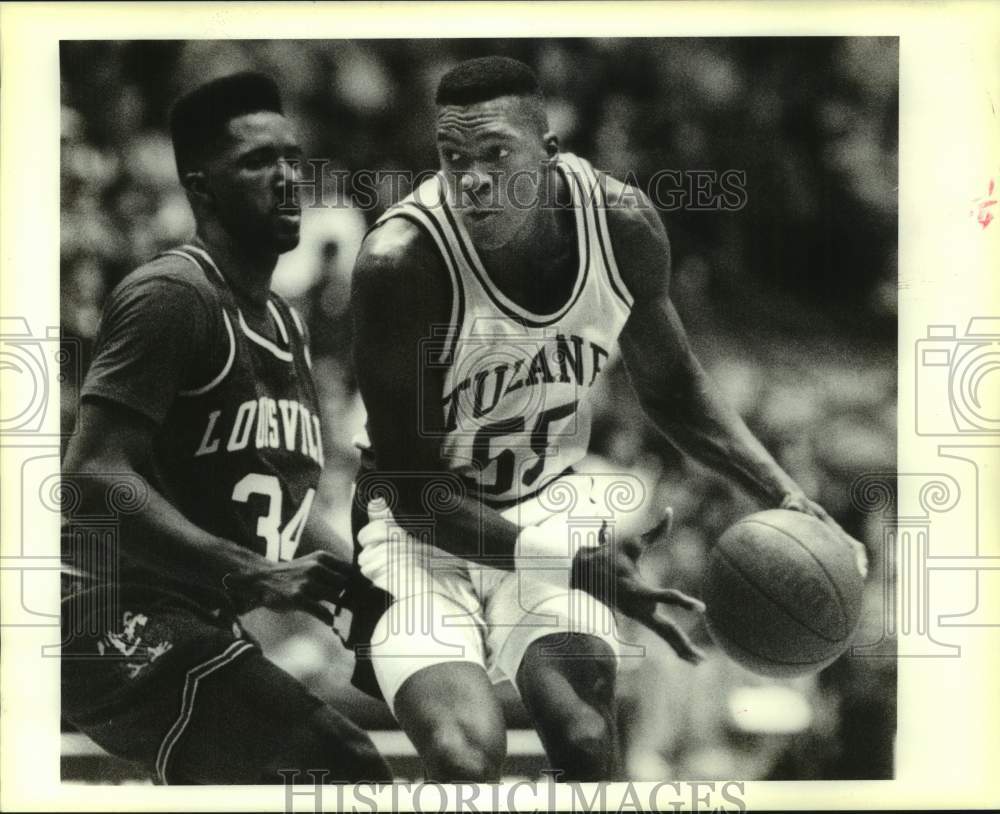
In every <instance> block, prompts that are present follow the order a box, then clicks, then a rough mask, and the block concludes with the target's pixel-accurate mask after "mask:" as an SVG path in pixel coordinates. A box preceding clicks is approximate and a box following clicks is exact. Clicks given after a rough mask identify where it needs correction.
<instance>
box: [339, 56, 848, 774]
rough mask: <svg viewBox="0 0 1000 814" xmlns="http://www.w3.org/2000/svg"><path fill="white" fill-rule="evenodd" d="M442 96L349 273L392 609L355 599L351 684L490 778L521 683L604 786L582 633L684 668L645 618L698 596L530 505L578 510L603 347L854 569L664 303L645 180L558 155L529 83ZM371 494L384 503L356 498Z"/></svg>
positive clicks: (558, 765) (599, 713)
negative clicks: (419, 152)
mask: <svg viewBox="0 0 1000 814" xmlns="http://www.w3.org/2000/svg"><path fill="white" fill-rule="evenodd" d="M437 102H438V120H437V142H438V151H439V156H440V160H441V169H442V172H441V173H439V174H438V176H436V177H435V178H434V179H432V180H431V181H428V182H427V183H426V184H425V185H423V186H422V187H421V188H420V189H418V190H417V191H415V192H414V193H413V195H412V196H411V197H410V198H408V199H407V200H405V201H403V202H401V203H400V204H399V205H397V206H395V207H392V208H390V209H389V210H388V211H387V212H386V213H385V215H384V216H383V217H382V218H381V219H380V221H379V223H378V224H377V225H376V226H375V228H373V230H371V231H370V233H369V234H368V236H367V237H366V239H365V241H364V244H363V246H362V250H361V252H360V255H359V258H358V261H357V265H356V268H355V272H354V280H353V313H354V318H355V336H356V346H355V356H356V363H357V364H356V367H357V375H358V380H359V384H360V387H361V393H362V395H363V397H364V401H365V404H366V407H367V410H368V431H369V435H370V442H371V449H370V451H369V453H368V455H367V459H366V469H365V470H363V471H362V473H361V476H360V477H359V480H358V495H357V497H356V500H355V508H356V510H357V509H361V511H356V517H355V527H356V529H358V528H360V527H361V526H362V525H364V522H365V518H364V512H363V509H364V507H365V506H366V504H367V505H368V509H369V513H370V515H371V516H370V522H368V524H367V525H364V528H363V529H361V530H360V533H358V534H357V538H358V539H357V543H358V550H359V552H360V556H359V558H358V559H359V566H360V570H361V571H362V572H363V573H364V574H365V575H366V576H369V577H370V578H371V580H372V582H374V584H375V585H377V586H379V587H380V588H384V589H385V590H386V591H387V592H388V593H390V594H391V595H392V596H393V598H394V600H395V601H394V602H392V603H391V604H386V605H382V606H377V607H375V608H373V609H371V610H370V611H368V612H367V613H366V612H363V611H362V610H361V609H358V608H356V609H355V616H354V621H355V626H354V630H353V631H352V640H353V641H354V642H355V643H357V644H362V645H366V646H365V647H360V648H358V654H359V661H358V672H357V674H356V683H358V684H359V686H366V687H367V688H368V689H369V690H371V691H375V690H376V689H377V690H378V691H381V694H382V695H383V696H384V697H385V698H386V700H387V701H388V702H389V703H390V705H391V706H392V709H393V712H394V713H395V715H396V717H397V719H398V720H399V722H400V724H401V725H402V727H403V729H404V730H405V731H406V732H407V734H408V735H409V736H410V738H411V739H412V740H413V742H414V743H415V745H416V747H417V749H418V751H419V752H420V754H421V756H422V757H423V759H424V761H425V764H426V766H427V771H428V774H429V775H430V776H431V777H433V778H434V779H436V780H440V781H455V780H478V781H486V780H496V779H498V778H499V777H500V776H501V773H502V766H503V760H504V757H505V750H506V737H505V727H504V720H503V716H502V714H501V708H500V705H499V702H498V700H497V698H496V696H495V694H494V693H493V691H492V687H491V681H493V680H495V679H496V678H497V677H501V678H507V679H509V680H510V681H511V682H512V683H513V684H514V686H515V688H516V689H517V690H518V692H519V693H520V695H521V697H522V699H523V701H524V703H525V706H526V707H527V709H528V711H529V713H530V714H531V715H532V717H533V719H534V721H535V724H536V727H537V729H538V732H539V735H540V737H541V740H542V742H543V744H544V746H545V749H546V751H547V753H548V756H549V758H550V761H551V763H552V765H553V768H555V769H558V770H562V771H563V772H564V774H563V777H564V778H566V779H570V778H575V779H584V780H603V779H610V778H620V777H621V771H622V768H621V763H620V757H619V752H618V746H617V734H616V730H615V724H614V707H613V700H614V691H615V674H616V665H617V662H616V658H615V655H616V641H615V639H614V637H613V636H608V635H607V632H606V629H604V628H601V627H600V626H596V625H594V624H593V623H592V622H588V621H586V620H590V619H598V620H599V619H601V618H602V611H603V612H604V616H605V617H606V616H607V615H608V614H607V607H613V608H614V609H615V610H617V611H620V612H622V613H625V614H626V615H628V616H631V617H633V618H635V619H637V620H638V621H640V622H642V623H644V624H646V625H647V626H649V627H650V628H651V629H652V630H653V631H654V632H656V633H657V634H659V635H660V636H661V637H662V638H663V639H664V640H666V641H667V642H668V643H669V644H670V645H671V646H672V647H673V649H674V650H675V651H676V652H677V653H678V655H679V656H680V657H681V658H684V659H686V660H688V661H692V662H695V663H696V662H697V661H698V660H699V658H700V654H699V653H698V652H697V651H696V649H695V648H694V647H693V646H692V645H691V643H690V642H689V641H688V639H687V638H686V637H685V636H684V635H683V633H682V632H681V630H680V629H679V628H677V627H676V626H675V625H674V623H672V622H671V621H670V620H669V619H668V618H667V617H666V616H665V615H663V613H662V611H661V610H659V608H658V606H659V604H660V603H664V602H666V603H670V604H674V605H676V606H679V607H681V608H685V609H689V610H698V609H699V604H700V603H698V602H697V601H696V600H693V599H691V598H689V597H685V596H684V595H683V594H680V593H679V592H676V591H671V590H670V589H663V588H653V587H650V586H648V585H646V584H645V583H644V582H643V581H642V579H641V578H640V576H639V574H638V570H637V565H636V559H637V557H638V556H640V555H641V553H642V551H643V549H644V544H643V543H642V542H637V541H634V542H632V543H630V544H625V543H624V541H621V540H618V541H615V544H613V545H612V544H606V543H605V544H603V545H600V544H598V545H586V544H581V539H582V538H580V537H576V538H574V537H573V535H569V537H568V538H567V534H566V525H565V523H564V522H563V521H561V520H560V519H559V517H558V509H557V508H551V507H552V506H553V504H554V503H556V502H558V501H555V500H548V501H546V500H545V491H546V489H547V488H548V487H547V484H548V485H551V484H567V485H568V486H569V487H570V491H572V492H573V493H574V494H575V495H576V496H577V498H576V499H577V501H578V502H580V499H581V498H586V497H588V495H587V494H585V490H586V489H587V488H588V487H587V485H586V479H584V483H583V485H582V486H581V485H580V480H579V478H577V476H576V475H575V474H574V470H573V467H574V465H575V464H577V463H578V462H579V461H580V459H581V458H582V456H583V455H584V454H585V452H586V443H587V440H588V438H589V426H590V425H589V417H588V416H589V414H588V413H587V400H588V391H589V388H590V386H591V385H592V384H593V382H594V381H595V379H596V377H597V376H598V375H600V371H601V367H602V364H603V363H604V361H605V360H606V359H607V358H608V355H609V353H611V349H612V348H613V347H614V345H615V344H617V345H618V347H619V348H620V351H621V355H622V358H623V359H624V362H625V363H626V365H627V367H628V370H629V373H630V375H631V379H632V383H633V386H634V388H635V390H636V392H637V394H638V396H639V399H640V401H641V403H642V406H643V408H644V410H645V412H646V414H647V415H648V417H649V418H650V420H651V421H653V423H654V424H655V425H656V427H657V428H658V429H659V430H660V431H661V432H662V433H663V434H664V435H665V436H666V437H667V438H668V439H670V440H671V441H672V442H673V443H674V444H675V445H676V446H677V447H678V448H680V449H681V450H682V451H684V452H685V453H687V454H688V455H691V456H692V457H693V458H695V459H696V460H698V461H700V462H702V463H704V464H707V465H709V466H711V467H713V468H714V469H716V470H717V471H719V472H721V473H723V474H725V475H727V476H729V477H730V478H732V479H733V480H735V481H736V482H737V483H739V484H740V485H742V486H743V487H745V488H746V489H747V490H748V491H749V492H750V493H752V494H753V495H754V496H756V497H757V498H758V499H759V500H760V502H761V503H762V504H763V505H764V506H767V507H779V506H780V507H783V508H786V509H794V510H799V511H803V512H807V513H809V514H813V515H815V516H817V517H819V518H821V519H822V520H824V522H828V523H830V524H831V525H833V526H835V527H836V528H837V532H838V534H841V535H843V538H844V543H845V545H851V546H853V547H854V548H855V551H856V552H857V554H858V558H859V569H861V570H864V568H865V563H864V558H863V553H862V551H863V548H862V549H861V550H858V546H860V544H858V543H856V542H854V541H851V540H850V539H849V538H848V537H847V536H846V535H845V534H844V533H843V532H842V531H841V530H840V529H839V526H836V524H835V523H834V521H832V520H831V519H830V518H829V517H828V516H827V514H826V512H824V511H823V509H822V508H821V507H819V506H818V505H817V504H815V503H813V502H812V501H811V500H809V499H808V498H807V497H806V495H805V494H804V493H803V491H802V489H801V488H799V487H798V486H797V485H796V483H795V482H794V481H793V480H792V479H791V477H789V475H788V474H787V473H785V472H784V471H783V470H782V469H781V468H780V467H779V466H778V464H777V463H776V462H775V461H774V459H773V458H772V457H771V456H770V455H769V454H768V453H767V451H766V450H765V449H764V448H763V447H762V446H761V444H760V443H759V442H758V441H757V440H756V439H755V438H754V437H753V435H752V434H751V433H750V432H749V430H748V429H747V428H746V426H745V425H744V424H743V422H742V421H741V420H740V418H739V417H738V416H737V415H735V413H733V412H732V411H731V410H730V409H729V408H727V407H726V406H725V405H724V404H722V403H721V402H720V400H719V398H718V396H717V395H716V394H715V390H714V387H713V385H712V384H711V382H710V381H709V379H708V378H707V376H706V375H705V373H704V372H703V370H702V368H701V366H700V365H699V364H698V362H697V360H696V359H695V358H694V356H693V355H692V352H691V348H690V345H689V343H688V340H687V338H686V336H685V333H684V330H683V328H682V326H681V323H680V320H679V319H678V316H677V313H676V311H675V310H674V307H673V305H672V304H671V302H670V299H669V296H668V288H669V276H670V247H669V244H668V241H667V236H666V233H665V231H664V227H663V225H662V224H661V222H660V220H659V217H658V215H657V213H656V212H655V210H654V209H653V207H652V205H651V204H650V202H649V201H648V199H647V198H645V196H644V195H642V194H641V192H640V191H639V190H636V189H631V188H626V187H625V186H624V185H623V184H621V183H619V182H617V181H615V180H613V179H610V178H603V177H602V178H599V177H598V176H597V174H596V173H595V172H594V171H593V168H592V167H590V165H589V164H588V163H587V162H585V161H583V160H582V159H580V158H578V157H576V156H571V155H568V154H560V152H559V149H558V141H557V139H556V136H555V135H554V134H552V133H551V132H549V131H548V126H547V122H546V117H545V112H544V107H543V104H542V100H541V97H540V94H539V90H538V85H537V80H536V78H535V76H534V74H533V73H532V72H531V70H530V69H529V68H528V67H527V66H526V65H524V64H522V63H519V62H516V61H514V60H510V59H505V58H497V57H490V58H485V59H476V60H470V61H468V62H465V63H462V64H460V65H458V66H457V67H455V68H454V69H452V70H451V71H449V72H448V73H447V74H446V75H445V76H444V78H443V79H442V80H441V83H440V85H439V88H438V96H437ZM540 191H544V192H540ZM546 193H548V194H546ZM573 478H577V480H575V481H574V480H572V479H573ZM432 492H433V494H432ZM376 495H384V496H387V497H389V498H391V500H392V502H393V504H394V505H393V506H392V513H390V512H389V511H388V510H387V507H386V506H385V505H384V503H381V502H380V501H377V500H373V501H371V502H370V503H369V500H370V499H371V498H373V497H375V496H376ZM590 499H591V500H592V501H593V497H590ZM546 506H549V507H550V508H548V509H546ZM397 524H398V525H397ZM399 526H401V527H402V529H404V530H406V531H408V532H412V536H410V535H401V533H400V528H399ZM428 526H430V527H431V528H432V531H433V533H432V534H428V533H427V530H428ZM606 539H607V538H606V536H605V537H598V542H600V541H601V540H606ZM427 544H433V546H434V547H436V549H443V550H444V552H447V554H450V555H453V557H452V558H451V559H448V557H447V556H441V555H440V554H438V553H437V552H436V551H434V550H429V549H427V548H426V546H427ZM470 562H471V563H473V564H475V566H474V567H473V566H472V565H470V564H469V563H470ZM515 576H516V577H518V578H521V577H523V579H520V581H518V580H517V579H515ZM545 583H548V584H549V586H550V587H547V588H546V587H542V586H543V585H544V584H545ZM551 586H555V587H554V588H553V587H551ZM560 591H561V592H562V593H561V594H560V593H559V592H560ZM567 591H568V595H569V596H570V597H571V602H575V603H576V606H577V607H583V608H584V609H585V612H584V613H582V614H579V615H578V618H577V619H576V620H574V618H573V612H572V611H569V612H567V611H565V610H562V609H561V608H560V604H559V601H560V600H563V601H564V599H565V596H567ZM574 594H576V595H577V596H576V598H575V599H573V598H572V597H573V595H574ZM539 618H541V619H543V620H547V621H545V622H544V623H539V622H538V621H526V620H529V619H531V620H537V619H539ZM419 619H429V620H430V622H431V624H432V626H433V629H432V630H430V631H429V632H426V631H424V630H423V629H422V628H420V627H418V626H415V625H413V624H412V622H413V621H414V620H419ZM581 619H583V620H584V621H583V622H581ZM463 620H471V622H472V623H471V624H466V625H465V626H464V627H463V626H461V622H462V621H463ZM408 625H409V626H408ZM588 625H589V627H588ZM549 631H551V632H549ZM369 642H370V645H369V644H368V643H369ZM372 679H374V682H373V680H372Z"/></svg>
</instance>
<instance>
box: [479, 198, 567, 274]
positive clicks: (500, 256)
mask: <svg viewBox="0 0 1000 814" xmlns="http://www.w3.org/2000/svg"><path fill="white" fill-rule="evenodd" d="M561 216H562V213H561V212H560V210H559V209H558V208H556V207H551V206H539V207H538V209H537V211H536V212H535V213H534V216H533V217H530V218H526V219H525V221H524V223H523V224H522V225H521V227H520V228H519V229H518V230H517V232H515V233H514V234H513V235H512V236H511V239H510V240H508V241H507V242H506V243H504V245H502V246H498V247H496V248H495V249H490V248H481V247H479V246H477V247H476V251H477V252H478V253H479V256H480V259H481V260H482V261H483V263H484V264H485V265H486V267H487V268H493V269H498V268H499V269H503V268H520V267H522V266H523V265H524V264H525V263H526V262H530V261H531V260H532V259H533V258H534V257H535V256H536V255H537V254H538V247H539V246H548V247H556V246H560V245H562V243H563V242H564V235H563V234H562V230H561V229H560V224H561Z"/></svg>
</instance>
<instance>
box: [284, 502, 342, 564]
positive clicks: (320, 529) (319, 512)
mask: <svg viewBox="0 0 1000 814" xmlns="http://www.w3.org/2000/svg"><path fill="white" fill-rule="evenodd" d="M314 551H329V552H330V553H331V554H333V555H334V556H335V557H336V558H337V559H338V560H341V561H342V562H346V563H350V562H351V561H352V560H353V557H354V549H353V547H352V546H351V544H350V543H349V542H348V541H347V540H345V539H344V538H343V537H342V536H341V535H340V534H338V533H337V530H336V529H334V527H333V524H332V523H330V520H329V518H328V517H327V516H326V514H325V512H324V511H323V508H322V507H320V506H314V507H313V509H312V511H311V512H309V519H308V520H307V521H306V525H305V528H304V529H302V538H301V540H300V541H299V547H298V548H297V549H296V551H295V556H296V557H304V556H306V555H307V554H312V553H313V552H314Z"/></svg>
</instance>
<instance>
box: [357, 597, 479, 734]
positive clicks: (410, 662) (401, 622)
mask: <svg viewBox="0 0 1000 814" xmlns="http://www.w3.org/2000/svg"><path fill="white" fill-rule="evenodd" d="M457 582H458V581H456V583H457ZM366 653H367V657H368V658H370V660H371V664H372V668H373V670H374V673H375V678H376V680H377V682H378V686H379V689H380V690H381V692H382V696H383V697H384V698H385V700H386V703H387V704H388V705H389V708H390V709H391V710H393V712H394V713H395V712H396V696H397V694H398V693H399V691H400V688H401V687H402V686H403V685H404V684H405V683H406V682H408V681H409V680H410V679H411V677H413V676H415V675H416V674H418V673H420V672H422V671H425V670H427V669H428V668H431V667H435V666H438V665H449V664H452V665H458V664H469V665H472V666H473V667H475V668H477V670H480V671H481V670H484V669H485V663H486V649H485V622H484V620H483V617H482V611H481V607H480V606H479V604H478V599H477V598H476V597H475V596H474V595H473V594H472V592H471V589H470V586H468V585H465V584H447V583H444V584H442V583H439V584H438V590H435V591H433V592H428V593H424V594H418V595H415V596H411V597H408V598H406V599H404V600H401V601H399V602H395V603H393V604H392V605H391V606H390V607H389V609H388V610H387V611H386V612H385V613H384V614H383V615H382V617H381V618H380V619H379V621H378V623H377V624H376V625H375V628H374V630H373V632H372V637H371V644H370V645H369V646H368V648H366ZM397 717H398V716H397Z"/></svg>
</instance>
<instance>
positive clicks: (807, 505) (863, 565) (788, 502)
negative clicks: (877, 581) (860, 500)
mask: <svg viewBox="0 0 1000 814" xmlns="http://www.w3.org/2000/svg"><path fill="white" fill-rule="evenodd" d="M779 508H781V509H788V510H789V511H793V512H802V513H803V514H808V515H812V516H813V517H815V518H816V519H817V520H821V521H822V522H823V523H825V524H826V525H827V526H828V527H829V528H830V529H831V530H832V531H833V533H834V534H835V535H836V536H837V537H838V538H839V539H840V540H842V541H843V542H844V543H846V544H847V545H848V546H850V547H851V550H852V551H853V552H854V563H855V565H857V567H858V571H859V572H860V573H861V576H862V577H867V576H868V551H867V550H866V549H865V547H864V544H863V543H861V542H859V541H858V540H855V539H854V538H853V537H851V535H850V534H848V533H847V532H846V531H844V530H843V529H842V528H841V527H840V524H839V523H838V522H837V521H836V520H834V519H833V518H832V517H830V515H829V514H828V513H827V511H826V509H824V508H823V507H822V506H820V505H819V504H818V503H817V502H816V501H815V500H810V499H809V498H808V497H806V496H805V494H804V493H802V492H789V493H788V494H786V495H785V496H784V498H783V499H782V501H781V506H780V507H779Z"/></svg>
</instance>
